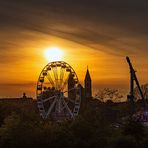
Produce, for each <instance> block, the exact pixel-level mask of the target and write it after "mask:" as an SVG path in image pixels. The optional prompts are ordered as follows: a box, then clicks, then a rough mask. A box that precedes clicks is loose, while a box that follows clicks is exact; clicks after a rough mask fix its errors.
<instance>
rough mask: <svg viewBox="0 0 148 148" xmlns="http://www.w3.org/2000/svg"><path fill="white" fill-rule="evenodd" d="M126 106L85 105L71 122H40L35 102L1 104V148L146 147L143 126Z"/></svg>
mask: <svg viewBox="0 0 148 148" xmlns="http://www.w3.org/2000/svg"><path fill="white" fill-rule="evenodd" d="M127 115H129V106H128V104H126V103H119V104H114V103H106V104H104V103H101V102H98V101H95V100H94V101H91V102H89V103H88V102H87V104H86V105H83V108H82V109H81V114H80V115H79V117H78V118H77V119H75V120H74V121H65V122H63V123H52V122H51V121H43V120H42V119H41V118H40V117H39V114H38V111H37V109H36V105H35V103H31V102H0V148H42V147H43V148H61V147H65V148H69V147H70V148H78V147H84V148H90V147H91V148H131V147H132V148H147V147H148V134H147V129H146V127H143V125H142V124H141V123H137V122H135V121H133V120H132V119H130V118H128V120H125V119H122V118H123V117H126V116H127Z"/></svg>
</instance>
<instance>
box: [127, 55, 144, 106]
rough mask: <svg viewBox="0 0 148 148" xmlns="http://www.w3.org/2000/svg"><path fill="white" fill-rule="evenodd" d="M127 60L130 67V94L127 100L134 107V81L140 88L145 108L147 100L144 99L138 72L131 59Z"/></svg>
mask: <svg viewBox="0 0 148 148" xmlns="http://www.w3.org/2000/svg"><path fill="white" fill-rule="evenodd" d="M126 60H127V63H128V65H129V69H130V92H129V95H128V96H127V98H128V100H129V101H130V102H131V104H132V105H133V106H134V81H135V83H136V85H137V87H138V90H139V93H140V96H141V99H142V105H143V107H145V99H144V95H143V92H142V90H141V87H140V84H139V81H138V79H137V76H136V71H135V70H134V68H133V66H132V63H131V61H130V58H129V57H128V56H127V57H126Z"/></svg>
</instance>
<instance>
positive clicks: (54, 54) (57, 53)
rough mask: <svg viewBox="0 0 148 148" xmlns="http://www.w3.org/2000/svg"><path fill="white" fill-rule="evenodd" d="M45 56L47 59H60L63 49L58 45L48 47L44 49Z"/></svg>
mask: <svg viewBox="0 0 148 148" xmlns="http://www.w3.org/2000/svg"><path fill="white" fill-rule="evenodd" d="M44 54H45V57H46V59H47V60H48V61H50V62H52V61H60V60H61V59H62V57H63V54H64V53H63V51H62V50H61V49H60V48H58V47H49V48H47V49H45V52H44Z"/></svg>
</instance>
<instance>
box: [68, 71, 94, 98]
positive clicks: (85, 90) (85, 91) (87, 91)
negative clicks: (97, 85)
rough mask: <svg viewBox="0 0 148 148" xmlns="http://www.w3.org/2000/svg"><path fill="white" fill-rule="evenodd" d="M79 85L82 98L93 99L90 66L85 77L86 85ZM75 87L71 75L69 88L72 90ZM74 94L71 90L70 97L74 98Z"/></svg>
mask: <svg viewBox="0 0 148 148" xmlns="http://www.w3.org/2000/svg"><path fill="white" fill-rule="evenodd" d="M79 85H80V88H81V97H82V99H91V98H92V81H91V77H90V73H89V70H88V68H87V71H86V75H85V79H84V87H83V86H82V85H81V84H79ZM73 87H74V81H73V77H72V76H69V79H68V90H70V89H71V88H73ZM73 96H74V92H72V91H71V92H70V93H68V97H69V98H72V97H73Z"/></svg>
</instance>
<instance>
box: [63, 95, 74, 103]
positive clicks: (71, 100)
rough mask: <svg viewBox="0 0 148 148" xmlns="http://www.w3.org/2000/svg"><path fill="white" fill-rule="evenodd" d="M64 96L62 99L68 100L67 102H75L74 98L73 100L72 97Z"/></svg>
mask: <svg viewBox="0 0 148 148" xmlns="http://www.w3.org/2000/svg"><path fill="white" fill-rule="evenodd" d="M63 98H64V100H68V102H71V103H73V104H74V103H75V100H73V99H70V98H68V97H63ZM68 102H67V104H68Z"/></svg>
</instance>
